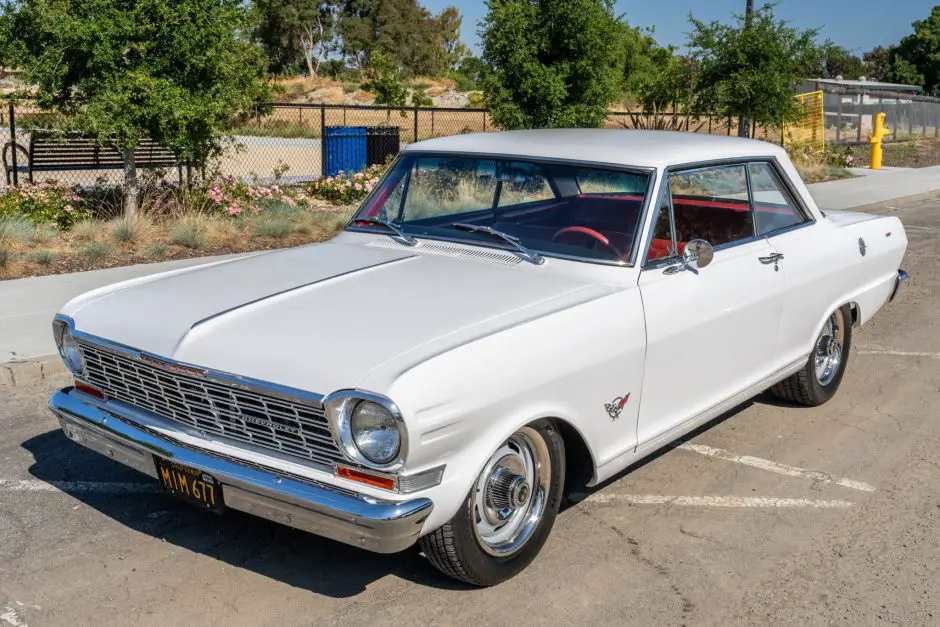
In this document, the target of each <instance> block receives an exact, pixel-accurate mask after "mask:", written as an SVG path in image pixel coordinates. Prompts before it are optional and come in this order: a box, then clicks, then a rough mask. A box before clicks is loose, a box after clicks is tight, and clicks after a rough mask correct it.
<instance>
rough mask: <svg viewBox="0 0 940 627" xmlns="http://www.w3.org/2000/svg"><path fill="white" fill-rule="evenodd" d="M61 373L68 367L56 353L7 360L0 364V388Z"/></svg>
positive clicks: (34, 381) (25, 383) (32, 381)
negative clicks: (23, 359)
mask: <svg viewBox="0 0 940 627" xmlns="http://www.w3.org/2000/svg"><path fill="white" fill-rule="evenodd" d="M63 374H68V369H67V368H66V367H65V364H64V363H63V362H62V359H61V358H60V357H59V356H58V355H46V356H45V357H36V358H34V359H28V360H25V361H8V362H7V363H5V364H0V388H2V387H12V386H18V385H28V384H30V383H36V382H37V381H42V380H43V379H50V378H52V377H56V376H61V375H63Z"/></svg>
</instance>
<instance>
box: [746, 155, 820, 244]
mask: <svg viewBox="0 0 940 627" xmlns="http://www.w3.org/2000/svg"><path fill="white" fill-rule="evenodd" d="M751 163H766V164H768V165H769V166H770V171H771V173H772V174H773V177H774V179H775V180H776V182H777V183H779V184H780V185H781V186H782V188H783V189H782V190H781V191H782V193H783V196H784V198H785V199H786V200H787V202H788V203H789V204H790V206H791V207H792V208H793V209H794V210H795V211H796V212H797V215H799V216H800V217H801V218H803V221H802V222H799V223H797V224H791V225H790V226H784V227H781V228H779V229H774V230H773V231H767V232H766V233H763V235H764V236H765V237H771V236H773V235H777V234H779V233H786V232H788V231H791V230H794V227H796V228H802V227H803V226H806V225H808V224H815V222H816V218H814V217H813V213H812V212H811V211H810V210H809V208H808V207H806V205H805V204H804V202H803V199H802V197H801V196H800V195H799V194H797V193H796V192H795V191H794V190H793V187H792V184H791V182H790V180H789V177H788V176H787V175H786V173H784V172H783V171H782V170H781V168H780V162H779V161H777V159H776V158H773V159H769V160H762V159H757V160H752V161H749V162H748V166H750V164H751ZM748 176H750V167H748ZM798 199H799V200H798ZM754 228H755V229H756V228H757V220H755V221H754Z"/></svg>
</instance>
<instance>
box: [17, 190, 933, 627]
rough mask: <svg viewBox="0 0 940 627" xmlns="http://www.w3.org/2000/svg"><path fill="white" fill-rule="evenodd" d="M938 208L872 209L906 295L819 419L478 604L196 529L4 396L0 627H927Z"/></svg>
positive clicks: (294, 541)
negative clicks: (904, 278)
mask: <svg viewBox="0 0 940 627" xmlns="http://www.w3.org/2000/svg"><path fill="white" fill-rule="evenodd" d="M937 206H938V201H937V200H930V201H917V202H913V203H907V204H905V205H900V206H896V207H895V208H892V209H889V210H890V211H894V212H896V213H897V215H899V216H900V217H901V219H902V220H903V221H904V222H905V224H906V226H907V229H908V235H909V237H910V242H911V243H910V249H909V252H908V256H907V259H906V261H905V267H906V269H907V270H908V271H909V272H910V273H911V275H912V279H911V280H910V281H909V282H908V283H907V284H906V285H905V287H904V289H903V290H902V293H901V295H900V296H899V299H898V300H897V301H895V302H894V303H893V304H891V305H889V306H887V307H886V308H885V309H884V310H883V311H882V312H881V313H879V314H878V315H877V316H876V318H875V319H874V320H873V321H872V322H871V323H870V324H869V325H867V326H866V327H865V328H864V329H862V330H861V331H859V332H858V333H857V335H856V336H855V346H854V347H853V354H852V356H851V362H850V364H849V370H848V372H847V374H846V377H845V380H844V382H843V385H842V389H841V390H840V392H839V394H838V395H837V397H836V398H835V399H834V400H833V401H832V402H830V403H829V404H827V405H825V406H823V407H819V408H815V409H806V408H797V407H791V406H787V405H784V404H781V403H779V402H777V401H775V400H773V399H772V398H770V397H768V396H766V395H764V396H760V397H757V398H755V399H753V400H752V401H749V402H747V403H744V404H743V405H742V406H740V407H738V408H736V409H735V410H733V411H731V412H729V413H728V414H727V415H725V416H723V417H722V418H720V419H718V420H716V421H714V422H713V423H711V424H709V425H707V426H706V427H705V428H703V429H701V430H699V431H698V432H697V433H696V434H694V437H693V438H691V440H689V444H692V445H694V447H692V448H690V447H688V446H683V447H681V448H673V449H670V450H668V451H667V452H664V453H662V454H660V455H658V456H656V457H654V458H653V459H651V460H649V461H647V462H646V463H644V464H642V465H640V466H639V467H637V468H634V469H632V470H631V471H629V472H627V473H624V474H623V475H621V476H620V477H618V478H617V479H615V480H614V481H611V482H609V483H608V484H607V485H605V486H603V487H602V488H600V489H599V490H597V491H595V492H594V493H593V494H591V495H590V496H588V497H587V498H586V499H584V500H583V501H581V502H579V503H577V504H572V505H569V506H568V507H567V508H566V509H565V510H564V511H563V512H562V513H561V515H560V516H559V519H558V522H557V523H556V526H555V529H554V531H553V533H552V536H551V537H550V539H549V541H548V543H547V545H546V547H545V549H544V550H543V553H542V555H541V556H540V557H539V558H538V559H537V560H536V561H535V563H533V565H532V566H531V567H530V568H529V569H528V570H527V571H526V572H524V573H523V574H522V575H520V576H519V577H517V578H515V579H513V580H511V581H509V582H508V583H506V584H504V585H501V586H498V587H496V588H491V589H487V590H475V589H468V588H465V587H463V586H461V585H459V584H456V583H454V582H452V581H450V580H448V579H446V578H443V577H442V576H440V575H438V574H437V572H436V571H435V570H433V569H432V568H431V567H430V566H429V565H428V564H427V563H426V561H425V560H424V558H423V557H422V556H421V555H420V554H418V553H417V552H416V551H409V552H406V553H403V554H400V555H391V556H379V555H372V554H369V553H365V552H362V551H358V550H356V549H354V548H350V547H346V546H344V545H341V544H338V543H335V542H331V541H328V540H324V539H320V538H317V537H314V536H311V535H307V534H304V533H302V532H298V531H293V530H291V529H288V528H286V527H281V526H279V525H276V524H273V523H268V522H265V521H262V520H258V519H253V518H251V517H249V516H245V515H240V514H238V513H230V514H227V515H226V516H224V517H221V518H219V517H214V516H212V515H210V514H206V513H203V512H199V511H195V510H194V509H192V508H190V507H188V506H185V505H182V504H180V503H178V502H176V501H174V500H173V499H171V498H170V497H168V496H164V495H162V494H159V493H157V492H155V491H154V490H153V488H152V484H149V483H148V482H147V478H146V477H143V476H141V475H138V474H136V473H134V472H133V471H130V470H128V469H125V468H124V467H121V466H118V465H116V464H115V463H114V462H111V461H110V460H108V459H106V458H104V457H101V456H97V455H95V454H93V453H90V452H86V451H85V450H84V449H81V448H78V447H77V446H75V445H73V444H71V443H70V442H68V441H67V440H66V439H65V437H64V436H63V435H62V434H61V432H60V431H59V430H58V429H57V425H56V423H55V421H54V420H53V418H52V417H51V415H50V414H49V412H48V411H47V410H46V409H45V402H46V399H47V398H48V395H49V394H50V393H51V392H52V391H53V389H54V386H55V383H56V382H53V381H46V382H43V383H42V384H40V385H36V386H33V387H16V388H0V433H2V434H3V436H2V438H0V625H3V626H4V627H6V626H7V625H14V626H21V625H26V624H29V625H60V624H70V625H71V624H94V625H126V624H135V625H138V626H144V625H167V624H219V625H228V626H232V625H275V624H276V625H284V624H286V625H301V624H304V625H306V624H343V625H347V624H471V623H472V624H500V625H505V624H571V623H577V624H598V623H600V624H605V623H616V624H632V625H650V624H659V625H693V624H694V625H727V624H770V623H773V624H795V625H831V624H840V625H861V624H865V625H874V624H879V625H880V624H899V625H935V624H940V600H938V593H940V567H938V564H940V542H938V541H937V540H938V537H940V484H938V482H937V477H938V475H940V422H938V421H937V420H936V419H935V416H936V412H937V399H938V392H940V333H938V330H940V310H938V308H937V307H936V305H937V302H938V300H937V292H938V288H940V272H938V270H940V252H938V249H937V247H936V245H935V243H934V242H935V238H936V234H937V233H938V232H940V215H938V213H937ZM59 383H65V381H61V382H59ZM703 447H710V448H703ZM715 449H721V451H727V454H725V453H714V451H715ZM708 451H712V453H711V454H702V452H708ZM735 456H751V457H752V458H760V459H759V460H758V461H757V462H754V461H753V459H751V460H749V459H747V458H745V459H741V458H740V457H735ZM728 457H730V458H731V459H728ZM775 463H776V464H785V465H787V466H785V467H784V466H775V465H774V464H775ZM792 467H799V468H800V469H806V471H816V474H808V473H807V472H803V471H795V470H792ZM788 468H790V470H787V469H788ZM818 473H823V474H818ZM838 478H845V479H846V480H847V481H840V480H839V479H838ZM64 481H68V482H72V483H59V484H57V485H58V486H59V487H61V488H62V489H61V490H57V489H51V488H49V486H48V484H47V482H64ZM101 482H112V483H110V484H108V485H104V484H102V483H101ZM113 482H120V483H121V486H123V487H121V486H115V485H114V483H113ZM840 483H841V485H840ZM124 484H131V485H130V486H127V485H124ZM847 486H848V487H847ZM869 486H870V487H871V488H873V490H869V489H867V488H868V487H869ZM119 488H120V490H119ZM664 496H681V497H687V498H684V499H680V500H674V499H669V498H663V497H664ZM705 497H707V498H705Z"/></svg>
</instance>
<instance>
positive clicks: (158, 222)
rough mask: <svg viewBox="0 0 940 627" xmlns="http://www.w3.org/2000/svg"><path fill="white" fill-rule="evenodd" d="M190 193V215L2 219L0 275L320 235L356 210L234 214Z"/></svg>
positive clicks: (280, 244)
mask: <svg viewBox="0 0 940 627" xmlns="http://www.w3.org/2000/svg"><path fill="white" fill-rule="evenodd" d="M190 200H191V202H189V204H188V205H186V207H187V210H188V211H190V213H188V214H184V213H183V212H182V210H180V211H174V212H172V213H169V212H167V211H164V212H163V213H162V214H156V215H155V214H153V213H150V214H146V213H145V214H143V215H142V216H141V217H139V218H137V219H135V220H125V219H113V220H89V221H84V222H80V223H78V224H76V225H74V226H73V227H72V229H71V230H68V231H59V230H56V229H51V228H49V227H37V226H35V225H33V224H31V223H30V222H27V221H25V220H21V219H17V220H11V219H5V220H0V280H2V279H13V278H19V277H26V276H37V275H43V274H58V273H65V272H77V271H83V270H91V269H97V268H107V267H115V266H122V265H130V264H135V263H145V262H153V261H163V260H170V259H185V258H190V257H198V256H203V255H221V254H229V253H238V252H249V251H255V250H268V249H275V248H284V247H289V246H297V245H301V244H308V243H312V242H319V241H323V240H326V239H329V238H330V237H332V236H333V235H334V234H336V232H337V231H339V230H340V229H341V228H342V227H343V226H344V225H345V223H346V221H347V220H348V219H349V217H350V216H351V215H352V212H353V211H355V208H354V207H336V206H333V205H330V204H328V203H322V202H317V204H315V205H313V206H312V207H310V208H305V209H304V208H296V209H295V208H291V207H288V206H287V205H283V206H282V205H278V204H273V205H271V206H268V207H266V208H265V210H264V211H263V212H262V213H260V214H258V215H246V216H242V217H240V218H229V217H224V216H220V215H215V214H212V213H209V212H207V211H205V208H204V207H203V206H202V204H201V203H200V202H199V200H198V199H197V198H192V199H190ZM150 209H152V207H150Z"/></svg>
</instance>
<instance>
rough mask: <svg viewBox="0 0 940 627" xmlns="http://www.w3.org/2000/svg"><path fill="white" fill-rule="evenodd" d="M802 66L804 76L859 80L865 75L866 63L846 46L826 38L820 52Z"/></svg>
mask: <svg viewBox="0 0 940 627" xmlns="http://www.w3.org/2000/svg"><path fill="white" fill-rule="evenodd" d="M807 61H808V63H807V65H806V67H804V68H802V70H801V71H802V73H803V78H838V77H839V76H841V77H842V78H844V79H845V80H853V81H854V80H858V79H859V78H860V77H862V76H865V71H866V70H865V63H864V61H862V59H860V58H859V57H858V56H856V55H854V54H852V53H851V52H849V51H848V50H847V49H846V48H843V47H842V46H840V45H838V44H835V43H833V42H832V41H830V40H828V39H827V40H826V41H825V42H824V43H823V45H822V46H820V48H819V51H818V54H817V55H814V58H810V59H808V60H807Z"/></svg>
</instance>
